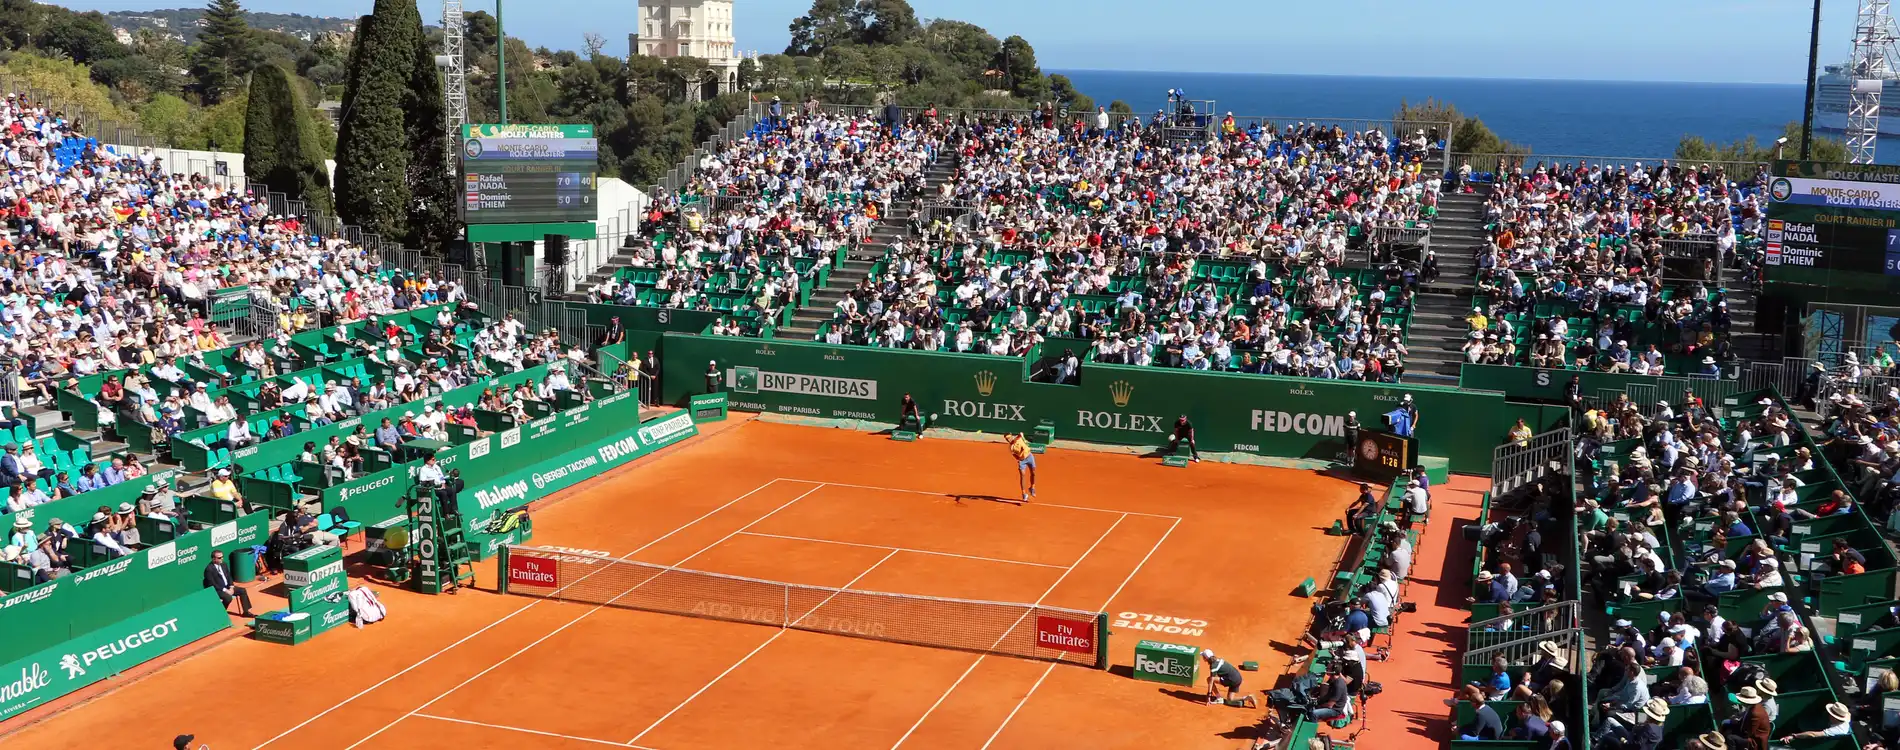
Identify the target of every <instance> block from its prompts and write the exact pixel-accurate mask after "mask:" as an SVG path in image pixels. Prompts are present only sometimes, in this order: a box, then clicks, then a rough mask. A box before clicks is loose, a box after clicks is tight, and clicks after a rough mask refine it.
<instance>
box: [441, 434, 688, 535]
mask: <svg viewBox="0 0 1900 750" xmlns="http://www.w3.org/2000/svg"><path fill="white" fill-rule="evenodd" d="M697 434H699V427H698V426H697V425H695V424H693V416H692V414H690V413H687V412H684V411H679V412H674V413H672V414H670V415H667V416H665V417H661V418H659V419H655V420H653V421H651V422H647V423H646V424H643V425H640V428H639V429H638V430H635V431H634V432H633V433H632V434H628V435H624V436H621V437H617V438H611V439H608V440H603V441H601V442H598V443H595V444H593V445H590V446H587V447H585V448H582V449H579V450H574V451H569V452H567V453H563V454H561V455H558V456H554V457H552V458H548V459H546V460H543V461H541V462H540V463H536V464H534V465H531V466H528V467H526V468H523V469H521V470H518V471H515V472H513V473H511V474H508V475H506V476H502V477H499V478H496V479H494V480H492V481H489V482H485V483H483V484H480V485H475V484H470V485H468V487H467V489H466V490H464V491H463V492H462V496H461V498H460V500H459V505H460V506H461V510H462V518H463V520H464V523H465V524H466V527H465V531H466V533H467V537H468V538H469V540H471V541H479V542H480V546H479V552H478V554H479V555H480V556H481V557H482V558H484V559H486V558H487V557H488V556H490V555H493V554H495V550H496V549H498V548H500V547H502V546H504V545H509V544H516V543H519V542H521V541H524V539H523V538H521V537H520V534H519V532H518V531H511V532H507V533H502V534H496V533H492V532H490V531H489V530H488V528H489V524H491V523H493V522H494V520H495V518H496V517H497V516H499V515H500V514H501V512H502V511H505V510H507V509H509V508H513V507H516V506H519V505H524V504H526V503H530V502H533V501H535V500H539V499H541V498H543V497H546V496H548V495H551V494H554V493H556V492H559V491H561V490H563V489H566V488H568V487H572V486H574V485H576V484H579V483H581V482H583V481H586V480H588V479H592V478H594V477H596V476H599V475H601V474H602V473H604V472H606V471H608V470H610V469H613V468H616V467H618V466H621V465H623V464H626V463H628V462H630V461H632V460H634V459H636V458H639V457H641V456H644V455H646V454H648V453H651V452H653V451H655V450H658V449H660V448H663V447H666V446H668V445H672V444H674V443H677V442H680V441H682V440H685V439H687V438H689V437H692V436H694V435H697Z"/></svg>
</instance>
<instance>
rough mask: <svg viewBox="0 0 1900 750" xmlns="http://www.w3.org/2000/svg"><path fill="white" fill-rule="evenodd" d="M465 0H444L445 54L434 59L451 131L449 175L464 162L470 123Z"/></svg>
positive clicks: (444, 123)
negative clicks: (464, 50)
mask: <svg viewBox="0 0 1900 750" xmlns="http://www.w3.org/2000/svg"><path fill="white" fill-rule="evenodd" d="M462 27H463V23H462V0H442V54H440V55H437V56H436V58H435V61H436V67H438V68H441V69H442V103H443V105H444V109H445V115H446V116H445V117H443V118H442V122H443V125H444V127H445V128H447V130H448V138H446V139H444V141H445V142H446V143H447V144H448V151H449V153H448V160H447V161H448V165H449V173H450V174H454V173H455V172H456V167H455V165H456V164H458V163H459V162H460V160H461V156H460V154H461V150H462V126H463V125H466V124H468V66H467V65H466V64H465V58H464V57H463V55H462Z"/></svg>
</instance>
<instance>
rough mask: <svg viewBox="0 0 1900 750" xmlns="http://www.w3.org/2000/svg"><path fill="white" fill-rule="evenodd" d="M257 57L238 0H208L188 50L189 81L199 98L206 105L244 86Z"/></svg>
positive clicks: (216, 101)
mask: <svg viewBox="0 0 1900 750" xmlns="http://www.w3.org/2000/svg"><path fill="white" fill-rule="evenodd" d="M256 57H257V42H256V40H255V39H254V38H253V37H252V36H251V27H250V26H249V25H247V24H245V23H244V8H243V7H242V6H240V5H238V0H211V4H210V5H208V6H205V14H204V30H203V31H200V32H198V44H197V45H195V46H194V47H193V48H192V51H191V71H190V72H191V80H192V85H193V87H194V88H196V89H197V91H198V96H199V98H201V99H202V100H204V103H205V104H207V105H211V104H217V103H218V102H221V101H223V100H224V97H226V96H228V95H230V93H231V92H233V91H236V90H237V89H238V87H239V86H242V85H243V83H244V76H245V74H247V73H250V72H251V67H252V66H253V64H254V63H255V60H256Z"/></svg>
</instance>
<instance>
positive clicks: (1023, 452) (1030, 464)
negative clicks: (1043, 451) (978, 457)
mask: <svg viewBox="0 0 1900 750" xmlns="http://www.w3.org/2000/svg"><path fill="white" fill-rule="evenodd" d="M1003 442H1004V443H1006V444H1008V445H1009V455H1011V456H1014V457H1015V458H1016V487H1017V489H1020V490H1022V493H1023V502H1025V503H1026V502H1029V498H1032V497H1035V496H1036V454H1034V453H1031V452H1029V439H1028V438H1025V437H1023V434H1022V433H1020V432H1012V433H1009V434H1008V435H1004V436H1003ZM1025 477H1027V479H1028V483H1027V484H1024V478H1025Z"/></svg>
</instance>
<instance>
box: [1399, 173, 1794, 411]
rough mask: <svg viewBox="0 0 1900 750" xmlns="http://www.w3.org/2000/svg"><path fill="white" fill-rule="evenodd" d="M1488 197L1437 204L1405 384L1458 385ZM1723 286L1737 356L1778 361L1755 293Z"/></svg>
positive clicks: (1482, 191)
mask: <svg viewBox="0 0 1900 750" xmlns="http://www.w3.org/2000/svg"><path fill="white" fill-rule="evenodd" d="M1490 194H1491V188H1490V186H1488V185H1480V186H1477V192H1474V193H1450V194H1447V195H1445V196H1443V197H1442V198H1441V199H1440V201H1439V212H1438V218H1437V220H1436V221H1434V222H1433V224H1432V236H1431V239H1432V249H1433V250H1434V251H1435V253H1436V255H1437V260H1438V279H1437V280H1436V281H1434V282H1433V283H1430V284H1424V285H1422V286H1420V287H1419V295H1418V306H1417V308H1416V309H1415V310H1414V312H1413V314H1412V326H1411V328H1410V329H1409V331H1408V332H1407V336H1406V348H1407V350H1408V354H1407V356H1406V372H1405V378H1404V380H1405V382H1408V383H1423V384H1427V385H1447V386H1451V385H1457V384H1458V368H1459V365H1461V364H1462V363H1463V362H1464V351H1463V350H1462V349H1461V348H1460V347H1462V346H1464V344H1465V340H1466V339H1465V335H1466V333H1467V332H1468V331H1469V327H1468V326H1467V325H1466V324H1465V316H1466V315H1469V314H1470V313H1471V294H1472V290H1473V288H1474V285H1473V283H1472V280H1473V279H1475V278H1476V275H1477V256H1478V253H1479V251H1481V250H1482V249H1484V246H1485V243H1486V237H1485V232H1484V202H1485V200H1486V199H1488V198H1489V197H1490ZM1730 273H1733V271H1730ZM1722 287H1723V288H1724V289H1726V290H1727V294H1728V307H1729V314H1730V315H1731V316H1732V317H1733V318H1734V328H1733V330H1734V332H1735V335H1734V341H1735V350H1736V354H1737V355H1738V356H1740V357H1743V358H1746V359H1757V358H1769V359H1773V358H1775V357H1779V356H1780V354H1779V353H1778V349H1776V348H1775V347H1774V346H1773V345H1772V343H1773V342H1772V341H1771V339H1770V337H1769V336H1766V335H1764V334H1761V333H1758V332H1756V330H1755V305H1756V300H1755V293H1754V292H1753V291H1752V290H1750V289H1748V288H1747V285H1746V284H1745V283H1742V282H1739V281H1736V280H1730V281H1727V282H1725V283H1724V284H1722Z"/></svg>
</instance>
